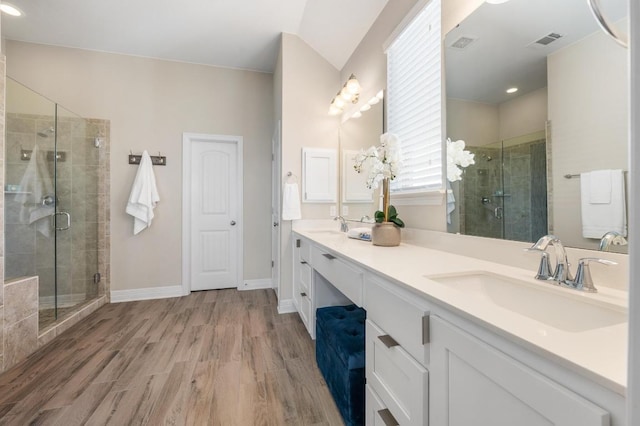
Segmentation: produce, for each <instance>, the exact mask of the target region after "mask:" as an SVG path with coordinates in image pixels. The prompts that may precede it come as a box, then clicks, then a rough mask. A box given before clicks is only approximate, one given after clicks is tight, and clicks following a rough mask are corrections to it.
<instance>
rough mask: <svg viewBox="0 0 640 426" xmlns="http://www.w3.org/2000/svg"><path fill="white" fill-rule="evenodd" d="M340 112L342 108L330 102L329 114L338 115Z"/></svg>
mask: <svg viewBox="0 0 640 426" xmlns="http://www.w3.org/2000/svg"><path fill="white" fill-rule="evenodd" d="M341 112H342V110H341V109H340V108H338V107H336V106H335V105H333V104H331V106H330V107H329V115H338V114H340V113H341Z"/></svg>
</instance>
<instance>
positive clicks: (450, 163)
mask: <svg viewBox="0 0 640 426" xmlns="http://www.w3.org/2000/svg"><path fill="white" fill-rule="evenodd" d="M464 147H465V143H464V141H463V140H458V141H455V142H454V141H452V140H451V139H450V138H447V179H448V180H449V182H455V181H457V180H461V179H462V169H464V168H465V167H468V166H470V165H472V164H476V162H475V159H474V157H475V155H474V154H472V153H471V152H469V151H466V150H465V149H464Z"/></svg>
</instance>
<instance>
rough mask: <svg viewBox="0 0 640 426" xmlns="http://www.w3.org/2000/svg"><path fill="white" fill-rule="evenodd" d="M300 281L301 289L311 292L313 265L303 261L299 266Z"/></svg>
mask: <svg viewBox="0 0 640 426" xmlns="http://www.w3.org/2000/svg"><path fill="white" fill-rule="evenodd" d="M298 271H299V272H298V273H299V276H298V281H299V283H300V291H303V292H305V293H307V294H311V271H312V269H311V267H310V266H309V264H308V263H303V264H300V265H299V266H298Z"/></svg>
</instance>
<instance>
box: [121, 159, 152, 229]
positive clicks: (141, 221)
mask: <svg viewBox="0 0 640 426" xmlns="http://www.w3.org/2000/svg"><path fill="white" fill-rule="evenodd" d="M158 201H160V196H159V195H158V188H157V186H156V177H155V176H154V174H153V165H152V163H151V157H149V153H148V152H147V151H144V152H143V153H142V158H141V159H140V165H139V166H138V172H137V173H136V178H135V180H134V181H133V186H132V187H131V194H130V195H129V202H128V203H127V208H126V211H127V213H128V214H130V215H131V216H133V217H134V220H133V235H136V234H138V233H140V231H142V230H143V229H145V228H147V227H149V226H151V221H152V220H153V216H154V214H153V209H154V208H155V207H156V204H157V203H158Z"/></svg>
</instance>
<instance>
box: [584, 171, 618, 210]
mask: <svg viewBox="0 0 640 426" xmlns="http://www.w3.org/2000/svg"><path fill="white" fill-rule="evenodd" d="M612 172H613V171H612V170H594V171H592V172H590V173H587V177H586V178H587V179H589V203H590V204H609V203H610V202H611V187H612V186H611V185H612V182H611V175H612Z"/></svg>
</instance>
